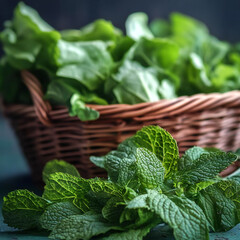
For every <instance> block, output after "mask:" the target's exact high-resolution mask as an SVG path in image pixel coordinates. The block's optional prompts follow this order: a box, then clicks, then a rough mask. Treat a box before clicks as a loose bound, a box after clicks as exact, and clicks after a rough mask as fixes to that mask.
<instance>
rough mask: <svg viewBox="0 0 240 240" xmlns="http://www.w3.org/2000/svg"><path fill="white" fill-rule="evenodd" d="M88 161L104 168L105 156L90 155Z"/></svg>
mask: <svg viewBox="0 0 240 240" xmlns="http://www.w3.org/2000/svg"><path fill="white" fill-rule="evenodd" d="M90 161H91V162H92V163H94V164H95V165H96V166H97V167H100V168H104V163H105V157H96V156H90Z"/></svg>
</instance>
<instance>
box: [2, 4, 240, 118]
mask: <svg viewBox="0 0 240 240" xmlns="http://www.w3.org/2000/svg"><path fill="white" fill-rule="evenodd" d="M4 27H5V28H4V30H3V31H2V32H1V34H0V41H1V43H2V46H3V50H4V52H5V55H4V56H3V57H2V59H1V61H0V92H1V94H2V95H3V98H4V100H5V102H6V103H28V104H30V103H31V98H30V94H29V92H28V90H27V88H26V86H24V84H23V83H22V81H21V77H20V71H21V70H23V69H25V70H29V71H31V72H32V73H33V74H34V75H35V76H37V78H38V79H39V80H40V82H41V85H42V86H43V91H44V93H45V98H46V99H48V100H50V102H51V103H52V104H55V105H56V104H60V105H65V106H67V107H68V108H69V112H70V115H71V116H78V117H79V118H80V119H81V120H94V119H97V118H98V117H99V113H98V112H97V111H95V110H93V109H91V108H89V107H87V106H86V103H91V104H102V105H103V104H113V103H126V104H136V103H140V102H152V101H157V100H159V99H169V98H174V97H177V96H180V95H192V94H195V93H199V92H203V93H209V92H213V91H215V92H226V91H230V90H233V89H239V88H240V48H239V46H238V45H237V46H232V45H230V44H228V43H225V42H222V41H219V40H218V39H216V38H215V37H213V36H211V35H210V34H209V32H208V29H207V28H206V26H204V24H202V23H200V22H198V21H196V20H194V19H192V18H190V17H187V16H184V15H182V14H179V13H173V14H171V15H170V20H169V21H164V20H160V19H158V20H154V21H153V22H151V23H150V24H149V25H148V18H147V16H146V15H145V14H144V13H134V14H132V15H130V16H129V17H128V19H127V21H126V35H125V34H123V32H122V31H121V30H119V29H118V28H116V27H114V26H113V25H112V23H111V22H109V21H106V20H103V19H98V20H96V21H95V22H93V23H90V24H89V25H87V26H85V27H83V28H81V29H76V30H64V31H57V30H55V29H54V28H52V27H51V26H50V25H49V24H47V23H46V22H45V21H44V20H43V19H41V17H40V16H39V15H38V13H37V12H36V11H35V10H33V9H32V8H30V7H28V6H27V5H25V4H24V3H19V4H18V6H17V7H16V8H15V10H14V16H13V19H12V20H11V21H7V22H5V24H4ZM133 89H134V91H133Z"/></svg>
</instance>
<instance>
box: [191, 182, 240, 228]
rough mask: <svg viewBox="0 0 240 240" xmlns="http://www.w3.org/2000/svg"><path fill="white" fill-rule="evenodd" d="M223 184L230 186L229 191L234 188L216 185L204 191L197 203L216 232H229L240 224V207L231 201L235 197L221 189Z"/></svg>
mask: <svg viewBox="0 0 240 240" xmlns="http://www.w3.org/2000/svg"><path fill="white" fill-rule="evenodd" d="M222 184H223V185H225V186H226V185H229V186H228V188H229V190H230V188H233V187H234V186H230V185H231V184H230V183H216V184H214V185H212V186H209V187H208V188H206V189H204V190H202V191H201V192H200V193H199V197H198V199H197V201H196V202H197V204H198V205H199V206H200V207H201V208H202V210H203V211H204V213H205V216H206V218H207V220H208V222H209V224H210V226H211V227H212V229H213V230H214V231H227V230H229V229H231V228H232V227H234V226H235V225H236V224H238V223H239V222H240V218H239V216H238V215H237V213H238V211H237V208H239V206H238V205H236V204H235V203H234V201H233V200H231V197H233V198H234V197H235V196H234V195H232V194H230V195H229V193H228V191H227V192H225V190H224V188H223V189H222V188H221V185H222ZM226 190H227V189H226ZM230 192H231V191H230ZM238 198H239V195H238Z"/></svg>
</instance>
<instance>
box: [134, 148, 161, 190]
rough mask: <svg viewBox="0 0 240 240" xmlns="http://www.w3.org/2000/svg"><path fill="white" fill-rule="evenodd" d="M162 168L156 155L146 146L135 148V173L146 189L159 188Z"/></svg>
mask: <svg viewBox="0 0 240 240" xmlns="http://www.w3.org/2000/svg"><path fill="white" fill-rule="evenodd" d="M164 172H165V170H164V168H163V165H162V163H161V161H160V160H159V159H158V158H157V157H156V155H155V154H154V153H152V152H150V151H149V150H147V149H146V148H138V149H137V175H138V178H139V181H140V182H141V184H142V185H143V186H144V187H145V188H148V189H153V188H159V187H160V186H161V185H162V183H163V180H164Z"/></svg>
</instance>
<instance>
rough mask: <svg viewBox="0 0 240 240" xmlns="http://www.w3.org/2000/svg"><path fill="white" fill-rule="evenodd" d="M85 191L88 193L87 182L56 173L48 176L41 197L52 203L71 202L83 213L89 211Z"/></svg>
mask: <svg viewBox="0 0 240 240" xmlns="http://www.w3.org/2000/svg"><path fill="white" fill-rule="evenodd" d="M86 191H89V184H88V182H87V180H85V179H83V178H78V177H75V176H72V175H70V174H67V173H61V172H57V173H54V174H51V175H50V176H49V178H48V180H47V184H46V186H45V188H44V193H43V197H44V198H46V199H48V200H50V201H52V202H61V201H70V202H73V203H74V205H76V206H77V207H78V208H79V209H81V210H82V211H83V212H85V211H87V210H88V209H89V207H88V204H89V203H88V200H87V199H86V198H85V193H86Z"/></svg>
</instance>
